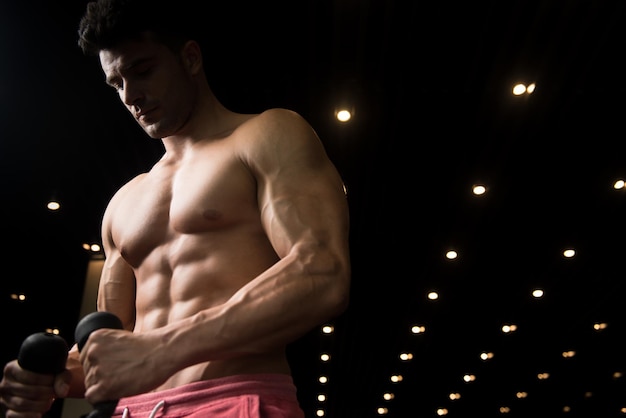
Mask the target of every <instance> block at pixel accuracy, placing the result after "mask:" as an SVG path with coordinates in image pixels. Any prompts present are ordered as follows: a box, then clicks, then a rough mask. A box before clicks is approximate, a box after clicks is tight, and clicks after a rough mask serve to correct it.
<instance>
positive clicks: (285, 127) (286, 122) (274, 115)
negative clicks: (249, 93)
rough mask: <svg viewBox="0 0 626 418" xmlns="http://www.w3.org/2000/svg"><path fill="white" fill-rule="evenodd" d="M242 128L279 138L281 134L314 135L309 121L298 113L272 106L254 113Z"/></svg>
mask: <svg viewBox="0 0 626 418" xmlns="http://www.w3.org/2000/svg"><path fill="white" fill-rule="evenodd" d="M240 128H241V129H242V130H247V129H252V130H254V131H255V132H256V133H257V135H254V136H265V137H269V138H273V139H280V138H281V136H282V135H284V134H287V135H290V136H293V135H298V134H300V135H302V134H305V135H307V136H308V135H312V134H313V135H315V132H314V131H313V128H312V127H311V125H310V124H309V122H308V121H307V120H306V119H305V118H304V117H303V116H302V115H300V114H299V113H297V112H295V111H293V110H290V109H284V108H273V109H268V110H265V111H263V112H262V113H259V114H257V115H254V116H253V117H251V118H250V119H248V120H247V121H246V122H245V123H243V124H242V125H241V126H240Z"/></svg>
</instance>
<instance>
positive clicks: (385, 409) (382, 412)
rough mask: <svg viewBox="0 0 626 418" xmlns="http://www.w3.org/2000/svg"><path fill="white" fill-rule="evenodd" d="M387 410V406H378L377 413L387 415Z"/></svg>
mask: <svg viewBox="0 0 626 418" xmlns="http://www.w3.org/2000/svg"><path fill="white" fill-rule="evenodd" d="M387 412H389V410H388V409H387V408H378V415H387Z"/></svg>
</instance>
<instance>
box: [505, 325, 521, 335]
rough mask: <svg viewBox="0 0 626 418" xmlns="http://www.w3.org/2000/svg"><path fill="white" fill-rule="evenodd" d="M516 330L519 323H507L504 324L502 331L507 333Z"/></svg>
mask: <svg viewBox="0 0 626 418" xmlns="http://www.w3.org/2000/svg"><path fill="white" fill-rule="evenodd" d="M514 331H517V325H511V324H507V325H503V326H502V332H504V333H505V334H508V333H509V332H514Z"/></svg>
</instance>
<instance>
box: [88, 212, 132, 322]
mask: <svg viewBox="0 0 626 418" xmlns="http://www.w3.org/2000/svg"><path fill="white" fill-rule="evenodd" d="M111 212H112V207H111V205H110V206H109V207H108V208H107V211H106V212H105V215H104V219H103V226H102V244H103V246H104V253H105V260H104V264H103V266H102V272H101V273H100V282H99V284H98V300H97V306H98V310H99V311H107V312H111V313H113V314H115V315H116V316H118V317H119V318H120V320H121V321H122V324H123V325H124V328H125V329H127V330H129V331H132V330H133V328H134V326H135V296H136V294H135V290H136V289H135V286H136V284H135V274H134V271H133V269H132V268H131V266H130V265H129V264H128V263H127V262H126V260H124V258H123V257H122V255H121V253H120V251H119V249H118V248H117V247H116V245H115V243H114V242H113V239H112V237H111V226H110V223H111V222H110V217H111Z"/></svg>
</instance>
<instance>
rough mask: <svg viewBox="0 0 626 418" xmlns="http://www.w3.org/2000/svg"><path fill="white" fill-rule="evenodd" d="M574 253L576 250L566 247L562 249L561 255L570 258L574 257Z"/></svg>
mask: <svg viewBox="0 0 626 418" xmlns="http://www.w3.org/2000/svg"><path fill="white" fill-rule="evenodd" d="M574 255H576V251H575V250H573V249H572V248H568V249H567V250H564V251H563V256H564V257H566V258H572V257H574Z"/></svg>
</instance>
